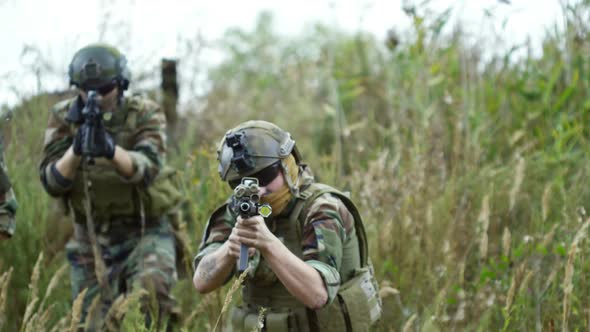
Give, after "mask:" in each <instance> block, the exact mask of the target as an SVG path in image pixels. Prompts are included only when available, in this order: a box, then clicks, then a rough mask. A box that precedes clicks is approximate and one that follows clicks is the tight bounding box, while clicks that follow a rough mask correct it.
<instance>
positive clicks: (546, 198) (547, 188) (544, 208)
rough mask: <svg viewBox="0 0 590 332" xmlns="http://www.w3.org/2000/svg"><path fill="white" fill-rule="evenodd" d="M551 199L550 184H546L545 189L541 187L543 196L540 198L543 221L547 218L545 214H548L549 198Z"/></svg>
mask: <svg viewBox="0 0 590 332" xmlns="http://www.w3.org/2000/svg"><path fill="white" fill-rule="evenodd" d="M550 199H551V184H549V183H548V184H546V185H545V189H543V198H542V199H541V214H542V216H543V221H545V220H547V216H548V215H549V200H550Z"/></svg>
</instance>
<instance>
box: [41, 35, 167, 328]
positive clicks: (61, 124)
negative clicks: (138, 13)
mask: <svg viewBox="0 0 590 332" xmlns="http://www.w3.org/2000/svg"><path fill="white" fill-rule="evenodd" d="M69 76H70V81H71V84H72V85H74V86H75V87H76V88H77V89H78V96H77V97H75V98H73V99H69V100H64V101H62V102H60V103H58V104H56V105H55V106H54V107H53V108H52V109H51V111H50V113H49V123H48V126H47V130H46V131H45V141H44V149H43V159H42V160H41V163H40V167H39V171H40V177H41V182H42V183H43V186H44V188H45V190H46V191H47V192H48V193H49V194H50V195H51V196H54V197H58V198H62V199H63V200H64V201H65V202H66V203H67V206H68V209H69V211H70V212H71V215H72V216H73V221H74V235H73V238H72V239H71V240H70V241H69V242H68V244H67V246H66V252H67V257H68V260H69V262H70V264H71V279H72V295H73V298H76V297H77V296H78V294H80V293H81V292H82V291H83V290H84V289H87V293H86V296H85V299H84V312H83V315H84V317H85V318H86V317H87V318H88V319H87V321H88V325H87V326H86V329H87V330H96V329H100V328H101V327H100V325H96V322H98V324H101V321H102V320H103V318H104V316H105V314H106V313H107V312H108V309H109V307H110V305H111V304H112V303H113V301H114V300H115V299H116V298H117V297H118V296H119V295H122V294H128V293H130V292H132V291H134V290H137V289H139V288H143V289H146V290H148V291H151V292H155V294H156V298H157V302H158V305H159V308H158V309H157V310H156V311H155V312H156V313H157V315H158V317H156V320H157V324H158V325H159V324H161V322H162V319H164V318H168V317H169V316H170V315H171V313H172V312H173V310H174V308H175V301H174V299H173V298H172V297H171V295H170V291H171V288H172V286H173V285H174V283H175V281H176V278H177V276H176V267H175V259H176V257H175V250H174V245H175V243H174V237H173V230H172V226H171V224H170V221H169V220H168V219H167V217H166V213H165V212H166V209H167V208H168V207H167V206H166V203H167V202H163V201H162V200H163V199H164V200H165V196H166V195H160V196H158V193H157V190H158V188H160V187H161V186H159V185H158V183H161V181H160V182H159V179H161V178H162V170H163V167H164V164H165V154H166V134H165V126H166V123H165V116H164V113H163V111H162V110H161V109H160V107H159V106H158V105H157V104H156V103H154V102H152V101H150V100H148V99H145V98H142V97H140V96H135V95H134V96H125V95H124V94H123V92H124V91H125V90H126V89H127V87H128V85H129V71H128V68H127V64H126V60H125V57H124V56H123V55H122V54H121V53H120V52H119V51H118V50H117V49H115V48H113V47H111V46H108V45H104V44H92V45H89V46H86V47H84V48H82V49H80V50H79V51H78V52H77V53H76V54H75V55H74V57H73V59H72V62H71V64H70V68H69ZM89 91H95V92H96V93H97V94H98V95H99V96H98V97H97V103H98V105H99V108H100V111H101V115H102V119H103V125H102V126H101V127H100V128H97V129H95V132H94V133H93V135H94V136H93V137H95V139H96V142H97V144H96V146H95V151H91V153H90V154H89V155H84V153H83V148H82V147H81V145H82V142H83V140H84V137H85V135H89V134H88V128H85V127H84V126H86V123H84V114H85V112H86V110H85V108H84V107H85V103H86V101H87V97H88V94H89ZM89 156H92V158H91V157H89ZM162 197H164V198H163V199H162ZM97 296H100V300H99V302H98V303H99V305H93V306H92V308H90V307H91V304H92V303H93V299H94V298H95V297H97ZM149 299H150V296H146V297H145V299H144V301H143V302H142V303H143V304H144V305H143V307H142V308H143V310H144V312H145V313H146V319H147V324H150V325H151V323H152V321H153V320H154V317H152V316H151V315H150V314H149V313H154V311H153V310H152V309H154V308H152V307H149V305H148V302H149ZM148 307H149V308H148ZM89 309H92V310H89ZM158 310H159V311H158ZM95 318H98V319H95ZM83 319H84V318H83ZM107 323H110V322H107Z"/></svg>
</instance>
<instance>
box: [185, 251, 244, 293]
mask: <svg viewBox="0 0 590 332" xmlns="http://www.w3.org/2000/svg"><path fill="white" fill-rule="evenodd" d="M228 245H229V242H226V243H224V244H223V245H222V246H221V247H219V249H217V250H215V251H214V252H212V253H210V254H208V255H206V256H205V257H203V259H202V260H201V262H200V263H199V265H197V269H196V270H195V274H194V276H193V284H194V285H195V288H196V289H197V290H198V291H199V293H201V294H205V293H209V292H211V291H213V290H215V289H217V288H218V287H220V286H222V285H223V283H224V282H225V281H226V280H227V277H228V276H229V274H230V273H231V272H232V270H233V268H234V266H235V264H236V260H235V258H233V257H232V256H230V255H229V248H228Z"/></svg>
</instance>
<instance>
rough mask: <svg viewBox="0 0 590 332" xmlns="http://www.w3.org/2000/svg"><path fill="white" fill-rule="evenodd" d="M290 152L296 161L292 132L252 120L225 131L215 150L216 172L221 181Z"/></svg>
mask: <svg viewBox="0 0 590 332" xmlns="http://www.w3.org/2000/svg"><path fill="white" fill-rule="evenodd" d="M290 154H293V156H294V157H295V161H296V162H297V163H299V162H300V160H301V156H300V154H299V151H298V150H297V147H296V146H295V141H294V140H293V138H291V134H289V133H288V132H286V131H284V130H282V129H281V128H279V127H278V126H277V125H275V124H273V123H270V122H267V121H262V120H252V121H247V122H244V123H242V124H240V125H238V126H237V127H235V128H233V129H230V130H229V131H228V132H226V133H225V136H224V137H223V139H222V140H221V142H220V144H219V147H218V149H217V160H218V161H219V175H220V176H221V179H222V180H224V181H232V180H237V179H240V178H242V177H244V176H249V175H252V174H254V173H256V172H258V171H260V170H262V169H264V168H266V167H268V166H270V165H272V164H274V163H276V162H277V161H279V160H281V159H284V158H286V157H288V156H289V155H290Z"/></svg>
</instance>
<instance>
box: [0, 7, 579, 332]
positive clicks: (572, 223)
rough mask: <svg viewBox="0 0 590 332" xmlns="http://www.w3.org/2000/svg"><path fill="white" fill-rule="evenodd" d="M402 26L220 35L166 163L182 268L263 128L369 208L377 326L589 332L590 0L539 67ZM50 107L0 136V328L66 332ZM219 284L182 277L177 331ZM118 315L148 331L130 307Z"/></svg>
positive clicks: (423, 18)
mask: <svg viewBox="0 0 590 332" xmlns="http://www.w3.org/2000/svg"><path fill="white" fill-rule="evenodd" d="M410 15H412V16H411V18H412V19H413V22H414V24H413V28H412V29H411V31H406V32H404V35H403V36H400V38H399V40H396V39H391V40H390V41H389V43H388V45H387V46H386V45H384V44H383V43H382V42H381V41H378V40H376V39H375V38H374V37H372V36H370V35H364V34H357V35H350V34H346V33H342V32H339V31H334V30H333V29H330V28H329V27H325V26H317V27H316V28H315V29H314V30H313V31H308V32H307V33H306V34H302V35H300V36H298V37H294V38H289V39H285V38H282V37H281V36H279V35H277V34H276V33H275V32H274V31H273V29H272V18H271V17H270V16H268V15H263V16H261V18H260V20H259V23H258V25H257V26H256V28H255V29H254V30H252V31H242V30H237V29H235V30H231V31H228V32H227V34H226V35H225V37H224V38H223V40H222V41H221V43H222V48H223V50H224V51H225V53H226V55H227V58H226V60H225V61H224V62H223V63H221V64H220V65H219V66H217V67H215V68H213V69H212V70H211V72H210V73H209V75H210V79H211V87H210V89H209V90H208V92H207V93H206V94H204V95H203V96H202V97H201V98H200V99H199V100H198V103H199V105H198V109H199V111H190V110H189V112H186V113H184V114H183V115H182V116H183V117H184V118H183V121H181V122H182V123H183V126H182V128H180V129H179V135H178V140H177V141H176V142H175V143H173V144H172V145H171V149H170V150H171V151H170V154H169V162H170V163H171V164H173V165H175V166H176V167H177V168H178V169H179V170H181V171H182V175H183V178H184V180H185V181H184V184H185V188H184V189H185V190H186V194H187V199H188V201H189V205H190V209H188V210H187V211H188V212H189V213H188V219H190V220H191V221H192V222H190V223H189V224H188V225H187V235H188V237H189V239H190V245H191V246H192V250H193V253H194V254H196V252H197V248H198V244H199V241H200V237H201V234H202V229H203V226H204V224H205V222H206V219H207V217H208V215H209V214H210V213H211V212H212V211H213V209H214V208H215V207H216V206H217V205H218V204H219V203H221V202H222V200H223V199H224V198H225V197H226V195H228V194H229V189H228V188H227V186H226V185H224V184H223V183H221V181H220V180H219V179H218V176H217V165H216V160H215V148H216V144H217V142H218V140H219V139H220V138H221V137H222V135H223V133H224V132H225V130H227V129H228V128H230V127H233V126H234V125H236V124H238V123H239V122H241V121H244V120H247V119H255V118H256V119H266V120H269V121H273V122H275V123H277V124H278V125H279V126H281V127H283V128H285V129H287V130H289V131H290V132H291V133H292V134H293V136H294V138H295V139H296V141H297V144H298V146H299V148H300V151H301V152H302V153H303V155H304V159H305V160H306V161H307V162H309V163H310V164H311V166H312V168H313V169H314V170H315V172H316V173H317V175H318V177H319V179H320V180H321V181H322V182H325V183H328V184H332V185H335V186H336V187H338V188H342V189H345V190H350V191H351V193H352V197H353V198H354V200H355V201H356V202H357V203H358V205H359V207H360V208H361V211H362V214H363V217H364V220H365V224H366V228H367V231H368V234H369V239H370V250H371V257H372V260H373V263H374V264H375V268H376V271H377V275H378V279H379V282H380V284H381V296H382V298H383V302H384V310H385V311H384V316H383V318H382V320H381V322H380V325H379V326H378V329H379V330H383V331H498V330H502V331H531V330H537V331H541V330H548V331H553V330H563V331H567V330H572V331H576V330H579V331H583V330H588V328H589V327H590V264H588V262H589V261H588V260H590V244H589V243H588V240H587V237H588V232H589V230H588V228H589V227H590V219H588V215H587V214H586V212H585V211H586V210H585V207H586V206H587V205H586V202H588V201H589V199H590V186H588V182H587V181H588V178H589V176H590V163H589V162H588V158H587V156H588V155H589V153H590V141H589V137H590V136H589V134H590V127H589V124H590V121H589V120H590V115H589V114H590V113H589V111H590V57H589V54H590V35H589V31H590V24H589V23H588V22H590V20H588V18H589V17H590V2H589V1H580V2H579V3H578V4H577V5H571V6H569V7H565V8H564V12H563V13H562V15H564V18H565V20H566V22H567V24H566V26H565V28H564V29H555V30H552V31H548V32H547V33H546V36H545V38H544V42H543V51H542V55H540V56H533V55H530V53H529V55H528V56H527V55H525V56H521V57H516V56H514V54H515V52H514V50H511V51H508V52H506V54H501V55H498V56H495V57H493V58H491V59H488V60H483V58H484V57H483V56H482V54H483V52H484V50H482V49H479V48H478V47H476V46H472V45H470V44H468V43H467V42H466V41H465V39H466V38H465V34H464V33H463V32H461V29H455V30H454V32H453V33H451V34H443V33H441V27H442V26H443V25H444V24H446V16H445V15H432V14H430V15H426V14H421V11H420V10H417V11H416V12H414V13H413V14H410ZM401 37H403V38H401ZM523 48H525V49H526V45H525V46H523ZM525 53H526V52H525ZM56 100H57V99H56V97H52V96H39V97H35V98H32V99H30V100H23V102H22V104H21V105H19V106H18V107H16V108H15V110H14V117H13V119H12V120H11V121H10V122H9V123H7V124H6V125H5V127H4V137H5V143H6V145H7V149H6V159H7V165H8V169H9V173H10V175H11V178H12V181H13V183H14V189H15V192H16V195H17V198H18V200H19V203H20V208H19V210H18V227H17V232H16V235H15V237H14V238H13V239H12V240H10V241H5V242H2V243H0V252H1V253H2V254H1V255H0V274H2V273H4V274H3V275H2V278H0V327H1V328H2V329H3V330H5V331H43V330H47V331H50V330H56V331H62V330H68V329H70V328H71V327H73V326H75V324H76V316H77V310H76V303H72V299H71V298H70V288H69V287H70V286H69V272H68V271H69V270H68V268H67V266H65V264H66V259H65V257H64V251H63V246H64V244H65V241H66V240H67V237H68V236H69V232H70V231H71V226H70V221H69V220H68V219H65V218H63V217H61V216H60V212H59V206H58V204H56V203H55V202H51V201H50V199H49V197H48V196H47V195H46V193H45V192H44V191H43V188H42V186H41V184H40V182H39V180H38V171H37V164H38V162H39V159H40V151H41V147H42V142H43V129H44V127H45V124H46V121H47V112H48V108H49V106H50V105H51V104H52V103H53V102H55V101H56ZM195 109H197V106H195ZM229 287H231V283H230V284H228V285H227V287H225V288H224V289H222V290H220V291H218V292H215V293H212V294H210V295H207V296H200V295H198V293H197V292H196V291H194V290H193V289H192V285H191V282H190V280H189V279H183V280H181V281H179V283H178V285H177V287H176V288H175V294H176V297H177V299H178V300H179V303H180V304H181V307H182V312H183V321H182V328H184V329H185V330H187V331H193V330H194V331H197V330H199V331H200V330H207V329H212V328H213V326H215V323H216V321H217V319H218V317H219V315H220V313H221V311H222V306H223V303H224V301H225V295H226V293H227V292H228V290H229ZM236 300H237V299H236V298H234V299H233V301H236ZM116 310H119V311H120V312H128V314H127V315H126V316H125V321H124V326H125V327H126V328H127V329H128V330H140V328H141V326H142V324H143V321H142V318H141V315H139V313H138V310H137V303H136V301H134V299H133V298H131V299H129V300H128V301H126V302H125V303H120V307H117V308H116ZM114 314H117V313H116V312H115V313H114ZM222 318H223V317H222Z"/></svg>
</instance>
